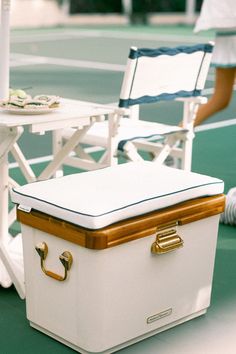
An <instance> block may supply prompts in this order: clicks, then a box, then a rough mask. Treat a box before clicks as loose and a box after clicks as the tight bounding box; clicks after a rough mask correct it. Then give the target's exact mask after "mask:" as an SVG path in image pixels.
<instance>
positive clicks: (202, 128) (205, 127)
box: [195, 118, 236, 133]
mask: <svg viewBox="0 0 236 354" xmlns="http://www.w3.org/2000/svg"><path fill="white" fill-rule="evenodd" d="M231 125H236V118H234V119H228V120H223V121H221V122H215V123H209V124H203V125H200V126H198V127H196V128H195V133H199V132H203V131H206V130H213V129H218V128H224V127H230V126H231Z"/></svg>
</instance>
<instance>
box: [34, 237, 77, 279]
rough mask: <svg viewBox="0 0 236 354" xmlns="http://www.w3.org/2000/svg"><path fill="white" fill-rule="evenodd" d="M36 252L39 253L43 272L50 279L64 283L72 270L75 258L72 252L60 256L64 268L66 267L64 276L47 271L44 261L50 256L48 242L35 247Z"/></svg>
mask: <svg viewBox="0 0 236 354" xmlns="http://www.w3.org/2000/svg"><path fill="white" fill-rule="evenodd" d="M35 249H36V251H37V252H38V254H39V256H40V264H41V269H42V271H43V272H44V273H45V274H46V275H47V276H49V277H51V278H53V279H56V280H58V281H63V280H66V278H67V275H68V271H69V270H70V269H71V266H72V262H73V257H72V255H71V253H70V252H68V251H65V252H63V253H62V254H61V255H60V256H59V260H60V261H61V263H62V265H63V267H64V275H59V274H56V273H54V272H52V271H50V270H47V269H46V268H45V266H44V261H45V260H46V258H47V255H48V246H47V244H46V242H41V243H39V244H38V245H37V246H36V247H35Z"/></svg>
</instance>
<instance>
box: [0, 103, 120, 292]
mask: <svg viewBox="0 0 236 354" xmlns="http://www.w3.org/2000/svg"><path fill="white" fill-rule="evenodd" d="M113 112H114V109H113V108H112V107H109V106H106V105H100V104H95V103H91V102H84V101H77V100H69V99H62V100H61V106H60V108H58V109H57V110H55V111H52V112H49V113H45V114H40V115H22V114H11V113H9V112H5V111H4V110H1V111H0V284H1V285H2V286H4V287H8V286H10V285H11V284H12V283H13V284H14V285H15V288H16V290H17V292H18V294H19V296H20V297H21V298H22V299H23V298H24V297H25V287H24V269H23V254H22V248H21V236H20V235H17V236H15V237H12V235H10V233H9V227H10V225H11V224H12V223H13V222H14V221H15V210H14V208H13V209H11V211H10V212H8V205H9V189H10V188H11V187H12V186H15V185H17V183H16V182H15V181H14V180H12V179H11V178H10V177H9V171H8V169H9V164H8V153H9V152H11V153H12V155H13V156H14V159H15V160H16V161H17V162H18V164H19V168H20V169H21V171H22V173H23V175H24V176H25V178H26V180H27V182H33V181H36V180H44V179H48V178H50V177H52V176H55V175H56V172H57V171H59V170H60V166H61V165H62V164H63V160H64V159H65V158H66V157H67V156H68V155H69V154H70V152H71V151H72V150H73V148H74V147H75V146H76V145H77V144H78V142H79V141H80V139H81V138H82V137H83V136H84V134H86V131H87V130H88V129H89V128H90V127H91V126H92V124H93V123H94V122H98V121H101V120H104V119H106V118H107V117H108V116H109V118H110V120H112V117H113ZM26 127H27V128H28V130H29V132H30V133H33V134H43V133H44V132H46V131H51V132H52V133H53V136H54V139H53V144H54V146H53V159H52V161H51V162H50V163H49V164H48V165H47V167H46V168H45V169H44V170H43V172H42V173H41V174H40V175H39V176H35V174H34V172H33V171H32V169H31V167H30V165H29V163H28V162H27V160H26V158H25V156H24V154H23V153H22V151H21V150H20V147H19V145H18V144H17V140H18V139H19V137H20V136H21V134H22V133H23V131H24V129H25V128H26ZM69 127H74V128H76V129H75V133H74V134H73V135H72V137H71V139H70V140H69V141H68V142H67V143H66V144H65V145H63V146H60V143H61V141H60V139H57V135H58V136H60V131H61V129H64V128H69Z"/></svg>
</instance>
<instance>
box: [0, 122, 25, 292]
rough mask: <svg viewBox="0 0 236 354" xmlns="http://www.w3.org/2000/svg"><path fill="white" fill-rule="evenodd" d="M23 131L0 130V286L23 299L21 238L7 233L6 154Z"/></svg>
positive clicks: (7, 184) (17, 129) (7, 179)
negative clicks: (9, 287) (11, 289)
mask: <svg viewBox="0 0 236 354" xmlns="http://www.w3.org/2000/svg"><path fill="white" fill-rule="evenodd" d="M22 132H23V129H21V128H16V129H0V138H1V141H0V176H1V178H0V260H1V263H2V264H1V267H0V284H1V285H3V286H4V287H8V286H10V285H11V284H12V283H13V284H14V285H15V288H16V290H17V292H18V294H19V296H20V297H21V298H22V299H23V298H24V297H25V285H24V270H23V253H22V243H21V237H20V236H18V235H17V236H16V237H14V238H13V237H11V236H10V235H9V231H8V227H9V226H8V224H9V216H8V205H9V204H8V202H9V175H8V152H9V151H10V150H11V147H12V146H13V144H14V143H15V142H16V141H17V139H18V138H19V137H20V135H21V134H22Z"/></svg>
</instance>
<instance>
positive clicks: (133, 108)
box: [60, 43, 213, 170]
mask: <svg viewBox="0 0 236 354" xmlns="http://www.w3.org/2000/svg"><path fill="white" fill-rule="evenodd" d="M212 49H213V45H212V44H211V43H207V44H199V45H194V46H181V47H177V48H159V49H137V48H134V47H132V48H131V51H130V56H129V59H128V62H127V66H126V71H125V74H124V79H123V84H122V88H121V94H120V101H119V106H118V108H117V109H116V114H115V115H112V116H110V119H109V120H108V122H107V121H106V122H103V123H95V125H94V128H95V129H94V128H92V129H89V130H88V132H87V133H86V134H85V135H84V138H83V139H81V140H80V141H81V143H82V144H80V145H78V146H77V147H76V149H74V156H68V157H67V158H66V160H65V161H64V163H65V164H68V165H70V166H74V167H78V168H82V169H86V170H88V169H89V170H91V169H97V168H103V167H105V166H110V165H111V164H114V163H117V159H118V156H119V155H122V156H124V157H125V158H126V159H127V160H130V161H139V160H142V159H143V157H142V156H141V155H140V153H139V152H140V151H147V152H149V153H150V155H151V156H152V157H153V161H154V162H155V163H159V164H162V163H164V161H165V160H166V158H167V157H168V156H169V155H171V156H173V158H174V159H175V161H177V164H175V165H174V167H179V168H182V169H185V170H191V160H192V144H193V138H194V131H193V124H194V118H195V116H196V112H197V109H198V107H199V105H200V104H203V103H206V100H207V99H206V98H205V97H202V96H201V90H202V89H203V88H204V85H205V81H206V77H207V74H208V70H209V65H210V60H211V53H212ZM156 58H158V60H157V62H155V61H154V60H155V59H156ZM159 58H160V59H159ZM176 58H177V64H176V62H175V59H176ZM141 60H143V62H142V63H141V64H140V62H141ZM145 60H146V61H147V62H146V66H148V65H150V63H151V66H152V69H153V71H152V72H151V73H150V74H149V79H150V75H152V73H153V72H154V71H155V70H157V71H158V70H159V74H160V76H163V77H162V78H160V83H159V80H158V75H156V79H157V80H155V82H154V84H153V83H151V85H149V82H147V85H146V82H145V84H144V85H143V83H144V81H145V80H146V81H148V78H147V79H145V77H143V76H144V74H142V68H145ZM166 61H169V62H168V63H167V64H165V63H166ZM138 65H139V66H140V69H137V68H139V67H138ZM158 65H159V66H160V69H158ZM165 65H166V70H167V73H168V72H170V73H172V75H173V76H174V77H172V75H171V74H170V77H168V75H162V72H163V67H165ZM176 65H179V67H176ZM175 70H176V71H178V72H177V73H176V72H175ZM137 76H139V77H138V78H137ZM185 79H186V83H185ZM137 81H140V82H141V85H140V84H139V83H138V84H136V82H137ZM149 81H150V80H149ZM156 81H157V82H156ZM177 81H179V82H177ZM182 81H183V83H182ZM163 82H164V83H163ZM142 85H143V86H144V88H143V87H142ZM181 85H183V87H181ZM145 86H147V88H146V87H145ZM149 86H150V87H149ZM148 90H149V91H150V94H149V91H148ZM170 99H171V100H172V101H173V100H177V101H181V102H182V103H183V115H182V117H180V121H182V128H180V127H179V126H170V125H163V124H159V123H156V122H144V121H142V120H141V119H139V105H141V104H143V103H152V102H158V101H160V100H170ZM125 117H128V118H125ZM127 119H129V124H131V130H132V129H135V128H136V127H139V129H141V131H144V132H145V131H146V129H147V128H148V129H149V128H150V129H151V130H152V129H153V132H154V133H153V135H154V136H153V137H152V138H150V137H149V138H147V137H145V136H142V137H139V138H138V137H137V136H135V135H134V137H132V136H131V137H129V138H127V139H126V138H123V139H122V133H120V131H121V130H122V127H123V128H124V123H125V122H126V123H127V122H128V121H127ZM100 124H102V125H100ZM100 129H101V130H103V135H101V136H100V135H99V134H100V133H99V130H100ZM127 129H128V128H127ZM105 130H106V133H104V131H105ZM123 130H124V132H125V129H123ZM127 131H128V130H127ZM158 131H160V133H155V132H158ZM163 132H164V133H163ZM72 133H73V130H65V131H64V132H63V133H62V136H61V137H60V139H61V141H62V144H63V141H64V142H66V141H67V139H68V138H69V137H70V136H71V134H72ZM96 134H97V135H96ZM144 135H145V134H144ZM156 135H160V136H164V142H163V143H160V142H159V141H157V139H156ZM121 141H123V147H122V151H121V150H120V148H119V147H120V144H121ZM83 144H88V145H89V146H93V147H95V146H97V147H100V148H102V149H105V152H104V154H103V155H102V157H101V158H100V160H98V161H95V160H94V159H93V158H92V156H91V154H90V152H91V148H90V149H88V148H84V146H83ZM88 151H89V152H88ZM81 159H82V160H81ZM81 161H82V163H81Z"/></svg>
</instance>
